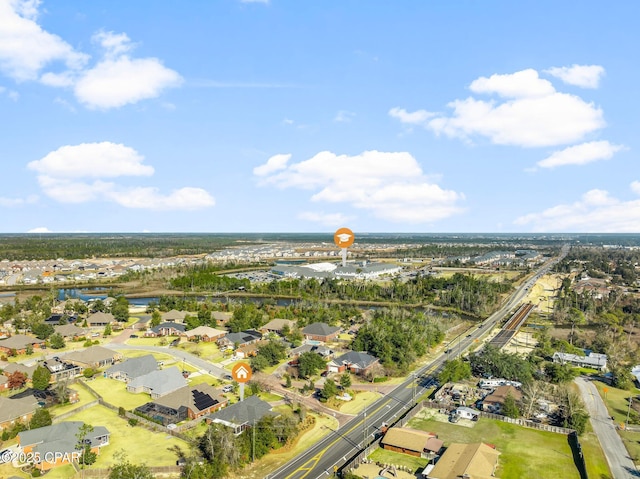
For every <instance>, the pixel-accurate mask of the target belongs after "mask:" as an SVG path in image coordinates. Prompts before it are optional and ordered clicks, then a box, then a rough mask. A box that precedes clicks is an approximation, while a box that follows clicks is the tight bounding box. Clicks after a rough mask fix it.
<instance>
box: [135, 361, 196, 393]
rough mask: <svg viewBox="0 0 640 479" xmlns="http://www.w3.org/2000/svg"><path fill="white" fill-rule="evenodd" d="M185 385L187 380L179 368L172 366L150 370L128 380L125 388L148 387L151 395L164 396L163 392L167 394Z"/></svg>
mask: <svg viewBox="0 0 640 479" xmlns="http://www.w3.org/2000/svg"><path fill="white" fill-rule="evenodd" d="M186 385H187V380H186V379H185V378H184V376H183V375H182V373H181V372H180V370H179V369H178V368H177V367H175V366H173V367H170V368H167V369H161V370H158V371H153V372H150V373H148V374H145V375H144V376H139V377H137V378H135V379H134V380H133V381H131V382H129V384H128V385H127V389H129V388H131V389H136V388H139V387H143V388H146V389H150V390H151V391H152V394H153V395H157V396H164V395H165V394H169V393H170V392H173V391H175V390H176V389H180V388H182V387H185V386H186Z"/></svg>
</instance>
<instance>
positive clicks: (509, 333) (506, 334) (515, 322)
mask: <svg viewBox="0 0 640 479" xmlns="http://www.w3.org/2000/svg"><path fill="white" fill-rule="evenodd" d="M533 308H534V306H533V304H531V303H527V304H523V305H522V306H520V307H519V308H518V310H517V311H516V312H515V313H514V314H513V316H511V318H509V320H508V321H507V322H506V323H505V325H504V327H503V328H502V329H501V330H500V332H499V333H498V334H496V335H495V336H494V337H493V339H491V341H489V344H490V345H491V346H494V347H496V348H498V349H502V348H504V347H505V346H506V344H507V343H508V342H509V341H511V339H512V338H513V337H514V336H515V335H516V334H517V332H518V330H519V329H520V327H521V326H522V325H523V324H524V322H525V321H526V320H527V318H528V317H529V314H530V313H531V310H533Z"/></svg>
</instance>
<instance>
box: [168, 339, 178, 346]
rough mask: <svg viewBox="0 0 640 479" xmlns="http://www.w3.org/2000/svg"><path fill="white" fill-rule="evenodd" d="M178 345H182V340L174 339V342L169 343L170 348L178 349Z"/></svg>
mask: <svg viewBox="0 0 640 479" xmlns="http://www.w3.org/2000/svg"><path fill="white" fill-rule="evenodd" d="M178 344H180V339H174V340H173V341H171V343H169V347H174V348H175V347H176V346H177V345H178Z"/></svg>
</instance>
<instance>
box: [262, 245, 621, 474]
mask: <svg viewBox="0 0 640 479" xmlns="http://www.w3.org/2000/svg"><path fill="white" fill-rule="evenodd" d="M568 250H569V248H568V246H565V247H563V248H562V251H561V254H560V257H559V258H556V259H553V260H550V261H549V262H547V263H546V264H545V265H543V266H542V267H541V268H540V269H539V270H538V271H537V272H536V273H535V274H534V275H532V276H531V277H530V278H529V279H528V280H527V281H525V282H524V283H523V284H522V285H521V286H520V287H519V288H518V289H517V290H516V291H515V292H514V294H513V295H512V296H511V297H510V298H509V299H508V300H507V301H506V302H505V304H504V305H503V306H502V307H501V308H500V309H499V310H498V311H496V312H495V313H494V314H492V315H491V316H490V317H489V318H488V319H487V320H485V321H484V324H483V325H482V326H481V327H480V328H476V329H475V330H474V331H473V332H471V333H470V334H468V335H465V334H464V333H463V334H461V335H459V336H458V337H457V338H454V339H453V340H452V341H451V342H450V343H449V348H448V351H449V353H448V354H446V355H445V354H442V355H441V356H439V357H438V358H437V359H436V360H435V361H433V362H432V363H431V364H429V365H427V366H424V367H422V368H420V369H419V370H418V371H416V372H415V373H414V375H415V380H414V378H412V377H410V378H407V380H406V381H405V382H403V383H402V384H401V385H399V386H398V387H397V388H396V389H394V390H393V391H392V392H390V393H388V394H387V395H386V396H384V397H382V398H380V399H379V400H378V401H376V402H375V403H373V405H371V406H369V407H367V410H366V411H363V412H362V413H360V414H358V415H357V416H356V417H355V418H354V419H353V420H351V421H349V422H348V423H347V424H345V425H344V426H342V427H340V429H338V430H337V431H333V432H332V433H331V434H329V435H328V436H327V437H325V438H324V439H322V440H321V441H320V442H318V443H316V444H315V445H314V446H312V447H311V448H310V449H308V450H307V451H305V452H304V453H303V454H300V455H299V456H297V457H295V458H294V459H292V460H291V461H289V462H288V463H287V464H285V465H284V466H282V467H280V468H279V469H278V470H276V471H274V472H273V473H271V474H269V475H268V476H267V478H268V479H317V478H324V477H325V476H329V475H330V474H332V473H333V471H334V470H335V468H339V467H341V466H342V465H344V464H345V463H346V462H347V461H348V460H349V458H350V457H352V456H354V455H355V454H357V453H358V452H359V451H361V450H363V449H364V448H366V446H367V445H368V444H370V443H371V442H373V439H374V435H375V433H376V432H377V431H378V429H379V427H380V425H381V423H382V422H387V423H394V422H395V418H398V417H399V416H401V415H402V414H403V413H404V412H406V411H407V410H408V409H409V408H410V407H411V405H413V403H414V401H413V398H414V397H419V396H421V395H422V394H423V393H424V392H425V391H426V390H427V389H428V388H429V385H430V384H431V381H432V380H433V378H434V377H435V376H436V375H437V374H438V372H439V371H440V369H441V367H442V364H443V363H444V362H445V361H446V360H447V359H451V356H458V355H460V354H462V353H463V352H464V351H465V350H466V349H467V348H468V347H469V346H471V345H472V344H473V343H474V342H477V341H479V340H480V338H481V336H483V335H484V334H485V332H486V331H488V330H490V329H491V328H493V327H494V326H496V325H497V324H498V323H500V322H501V321H502V320H503V319H504V318H505V317H506V316H507V314H509V313H510V312H511V311H512V310H513V308H515V307H516V306H517V305H518V304H520V302H522V300H523V298H524V297H525V296H526V295H527V294H528V291H529V288H531V286H533V284H534V283H535V282H536V281H537V280H538V278H539V277H540V276H541V275H543V274H545V273H546V272H548V271H549V270H550V269H551V267H552V266H553V265H554V264H555V263H557V262H558V261H560V259H562V258H563V257H564V256H565V255H566V254H567V252H568ZM463 336H464V337H463ZM622 477H625V476H622ZM616 479H617V478H616Z"/></svg>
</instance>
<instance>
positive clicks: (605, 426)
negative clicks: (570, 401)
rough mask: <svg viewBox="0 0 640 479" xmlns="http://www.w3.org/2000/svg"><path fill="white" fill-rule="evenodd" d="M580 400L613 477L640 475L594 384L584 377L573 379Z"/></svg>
mask: <svg viewBox="0 0 640 479" xmlns="http://www.w3.org/2000/svg"><path fill="white" fill-rule="evenodd" d="M575 382H576V384H577V385H578V388H579V389H580V394H581V395H582V400H583V401H584V404H585V406H586V407H587V411H588V412H589V415H590V416H591V419H590V420H591V425H592V426H593V430H594V431H595V433H596V435H597V436H598V440H599V441H600V445H601V446H602V450H603V451H604V454H605V456H606V457H607V462H608V463H609V469H610V470H611V475H612V477H614V478H615V479H627V478H629V479H630V478H637V477H639V476H640V474H638V470H637V469H636V466H635V464H634V463H633V461H632V460H631V458H630V457H629V454H628V453H627V449H626V448H625V447H624V444H623V443H622V439H620V436H619V435H618V432H617V431H616V427H615V423H614V421H612V420H611V416H609V412H608V411H607V407H606V406H605V404H604V401H603V400H602V398H601V397H600V394H599V393H598V390H597V389H596V386H595V385H594V384H593V382H592V381H590V380H588V379H585V378H577V379H576V380H575Z"/></svg>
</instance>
